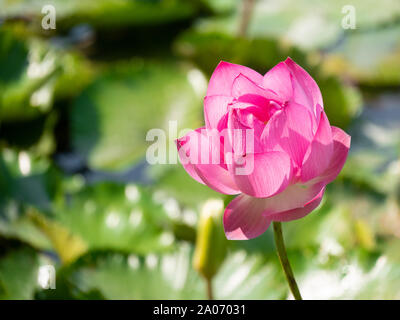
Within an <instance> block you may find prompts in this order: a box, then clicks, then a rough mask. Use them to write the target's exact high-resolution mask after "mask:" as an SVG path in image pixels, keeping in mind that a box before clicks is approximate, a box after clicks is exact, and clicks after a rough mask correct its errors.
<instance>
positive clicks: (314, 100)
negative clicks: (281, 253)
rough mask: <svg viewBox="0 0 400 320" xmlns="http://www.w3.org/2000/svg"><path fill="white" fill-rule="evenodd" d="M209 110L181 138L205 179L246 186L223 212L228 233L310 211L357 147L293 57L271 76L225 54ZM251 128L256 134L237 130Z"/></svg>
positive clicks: (251, 230)
mask: <svg viewBox="0 0 400 320" xmlns="http://www.w3.org/2000/svg"><path fill="white" fill-rule="evenodd" d="M204 117H205V122H206V125H205V127H203V128H199V129H197V130H194V131H191V132H189V133H188V134H187V135H186V136H184V137H182V138H180V139H178V140H177V147H178V152H179V158H180V161H181V162H182V164H183V165H184V168H185V169H186V171H187V172H188V173H189V175H190V176H191V177H192V178H194V179H195V180H197V181H198V182H200V183H203V184H205V185H207V186H209V187H210V188H212V189H214V190H216V191H218V192H221V193H224V194H239V195H238V196H237V197H236V198H235V199H233V200H232V201H231V203H229V205H228V206H227V208H226V209H225V213H224V229H225V234H226V236H227V238H228V239H236V240H239V239H251V238H254V237H257V236H259V235H261V234H262V233H263V232H264V231H265V230H266V229H267V228H268V227H269V225H270V224H271V222H272V221H290V220H295V219H299V218H302V217H304V216H305V215H307V214H308V213H310V212H311V211H312V210H314V209H315V208H316V207H317V206H318V205H319V203H320V202H321V199H322V196H323V194H324V191H325V186H326V185H327V184H328V183H330V182H331V181H333V180H334V179H335V178H336V176H337V175H338V174H339V172H340V171H341V169H342V167H343V165H344V163H345V161H346V158H347V153H348V150H349V148H350V136H349V135H347V134H346V133H345V132H344V131H342V130H341V129H339V128H337V127H334V126H331V125H330V124H329V120H328V118H327V116H326V114H325V112H324V109H323V102H322V96H321V92H320V90H319V88H318V85H317V84H316V82H315V81H314V80H313V79H312V78H311V76H310V75H309V74H308V73H307V72H306V71H305V70H304V69H302V68H301V67H300V66H298V65H297V64H296V63H295V62H294V61H293V60H291V59H290V58H288V59H286V61H284V62H280V63H279V64H278V65H276V66H275V67H274V68H272V69H271V70H270V71H268V72H267V73H266V74H265V75H264V76H262V75H260V74H259V73H257V72H256V71H254V70H252V69H249V68H247V67H244V66H240V65H236V64H231V63H227V62H221V63H220V64H219V65H218V66H217V68H216V69H215V71H214V73H213V75H212V76H211V79H210V83H209V85H208V89H207V95H206V97H205V99H204ZM248 130H252V132H253V136H252V139H245V138H244V137H245V136H246V135H245V134H243V135H242V134H239V135H237V132H239V133H240V132H243V133H244V132H245V131H246V132H247V131H248ZM210 132H213V133H212V134H210ZM215 132H218V133H219V135H218V134H217V135H215ZM223 132H227V134H222V133H223ZM210 137H211V139H210ZM216 137H217V138H216ZM200 158H201V160H203V161H201V160H200V161H199V159H200ZM230 159H231V160H230ZM204 160H206V161H204ZM216 160H217V161H216ZM243 168H244V172H245V173H243V172H239V169H243ZM246 168H247V169H246ZM249 168H250V169H249Z"/></svg>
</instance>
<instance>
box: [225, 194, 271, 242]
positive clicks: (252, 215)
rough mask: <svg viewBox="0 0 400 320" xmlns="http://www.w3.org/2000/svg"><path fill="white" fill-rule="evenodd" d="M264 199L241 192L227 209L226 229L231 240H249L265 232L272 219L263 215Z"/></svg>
mask: <svg viewBox="0 0 400 320" xmlns="http://www.w3.org/2000/svg"><path fill="white" fill-rule="evenodd" d="M263 211H264V203H263V201H262V199H257V198H252V197H249V196H247V195H245V194H241V195H239V196H237V197H236V198H235V199H233V200H232V201H231V202H230V203H229V205H228V206H227V207H226V209H225V213H224V230H225V235H226V237H227V238H228V239H229V240H248V239H252V238H255V237H258V236H259V235H261V234H263V233H264V232H265V231H266V230H267V229H268V227H269V225H270V224H271V220H270V219H269V218H267V217H265V216H263V214H262V213H263Z"/></svg>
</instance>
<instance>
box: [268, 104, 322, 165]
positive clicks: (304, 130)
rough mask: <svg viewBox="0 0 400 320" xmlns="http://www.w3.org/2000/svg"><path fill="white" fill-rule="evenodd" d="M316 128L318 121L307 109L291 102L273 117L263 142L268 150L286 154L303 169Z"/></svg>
mask: <svg viewBox="0 0 400 320" xmlns="http://www.w3.org/2000/svg"><path fill="white" fill-rule="evenodd" d="M315 126H316V119H315V117H314V116H313V115H312V113H311V112H310V111H309V110H308V109H307V108H306V107H303V106H301V105H299V104H297V103H295V102H289V103H288V104H287V106H285V107H283V108H282V109H281V110H278V111H277V112H275V114H274V115H273V116H272V117H271V119H270V121H269V122H268V123H267V125H266V126H265V129H264V131H263V133H262V136H261V141H262V143H263V145H264V146H265V147H266V149H267V150H271V151H284V152H286V153H287V154H288V155H289V156H290V158H291V159H292V160H293V161H294V162H295V164H296V165H297V166H298V167H301V165H302V162H303V158H304V155H305V153H306V151H307V149H308V147H309V145H310V143H311V141H312V140H313V138H314V133H313V132H314V127H315Z"/></svg>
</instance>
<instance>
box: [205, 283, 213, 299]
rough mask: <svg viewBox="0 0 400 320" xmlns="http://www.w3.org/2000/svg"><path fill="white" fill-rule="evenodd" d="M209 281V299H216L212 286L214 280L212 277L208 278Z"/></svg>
mask: <svg viewBox="0 0 400 320" xmlns="http://www.w3.org/2000/svg"><path fill="white" fill-rule="evenodd" d="M206 283H207V298H208V300H214V294H213V288H212V281H211V279H209V278H207V279H206Z"/></svg>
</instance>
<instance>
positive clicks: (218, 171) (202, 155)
mask: <svg viewBox="0 0 400 320" xmlns="http://www.w3.org/2000/svg"><path fill="white" fill-rule="evenodd" d="M177 144H178V154H179V159H180V161H181V163H182V164H183V167H184V168H185V170H186V171H187V172H188V174H189V175H190V176H191V177H192V178H194V179H195V180H197V181H198V182H201V183H203V184H206V185H207V186H209V187H210V188H211V189H213V190H215V191H218V192H221V193H224V194H238V193H240V191H239V189H238V188H237V186H236V184H235V182H234V180H233V178H232V176H231V174H230V173H229V171H228V170H226V169H225V168H223V166H222V165H221V163H222V162H223V158H222V157H221V148H222V146H221V143H220V140H219V135H207V131H206V130H205V129H204V128H199V129H197V130H194V131H191V132H189V133H188V134H187V135H186V136H185V137H183V138H180V139H178V142H177Z"/></svg>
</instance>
